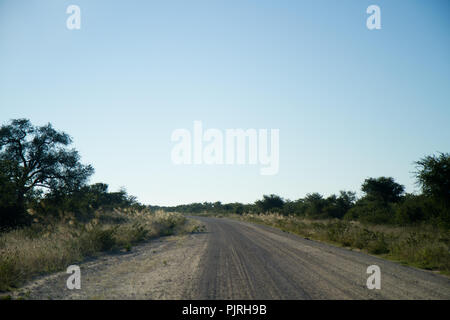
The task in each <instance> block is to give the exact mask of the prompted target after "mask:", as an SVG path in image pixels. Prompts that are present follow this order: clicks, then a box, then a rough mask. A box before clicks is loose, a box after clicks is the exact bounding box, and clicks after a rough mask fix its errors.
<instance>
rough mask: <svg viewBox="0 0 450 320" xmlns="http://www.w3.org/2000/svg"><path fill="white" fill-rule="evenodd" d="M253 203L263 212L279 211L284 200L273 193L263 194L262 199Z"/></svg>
mask: <svg viewBox="0 0 450 320" xmlns="http://www.w3.org/2000/svg"><path fill="white" fill-rule="evenodd" d="M255 205H256V206H257V208H258V209H259V210H261V212H263V213H264V212H272V211H280V210H281V209H282V208H283V205H284V200H283V198H281V197H280V196H277V195H275V194H271V195H263V199H262V200H258V201H256V202H255Z"/></svg>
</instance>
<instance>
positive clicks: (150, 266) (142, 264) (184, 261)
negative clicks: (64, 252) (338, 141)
mask: <svg viewBox="0 0 450 320" xmlns="http://www.w3.org/2000/svg"><path fill="white" fill-rule="evenodd" d="M206 236H207V235H206V234H205V233H203V234H202V233H198V234H189V235H182V236H170V237H163V238H160V239H157V240H153V241H150V242H146V243H143V244H140V245H138V246H136V247H134V248H133V249H132V251H131V252H129V253H119V254H110V255H103V256H101V257H99V258H96V259H94V260H91V261H86V262H83V263H80V264H78V265H79V266H80V269H81V289H79V290H77V289H74V290H69V289H67V287H66V281H67V279H68V277H69V275H68V274H66V273H65V272H64V271H63V272H59V273H55V274H51V275H47V276H43V277H41V278H38V279H35V280H33V281H31V282H29V283H28V284H27V285H25V286H23V287H22V288H20V289H19V290H17V291H15V292H14V293H13V294H12V297H13V298H15V299H17V298H25V299H122V300H123V299H189V298H190V297H192V295H193V290H194V287H195V283H196V282H198V278H199V276H200V274H199V262H200V259H201V257H202V255H203V254H204V252H205V250H206V246H207V241H206V239H205V237H206Z"/></svg>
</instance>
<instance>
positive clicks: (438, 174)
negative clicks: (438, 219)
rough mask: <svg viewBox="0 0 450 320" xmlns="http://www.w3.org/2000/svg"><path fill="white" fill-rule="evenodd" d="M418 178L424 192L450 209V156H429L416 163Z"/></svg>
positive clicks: (446, 154) (443, 154)
mask: <svg viewBox="0 0 450 320" xmlns="http://www.w3.org/2000/svg"><path fill="white" fill-rule="evenodd" d="M416 165H417V168H418V170H417V171H416V177H417V180H418V183H419V185H420V186H421V187H422V192H423V193H424V194H425V195H427V196H430V197H433V198H435V199H436V200H438V201H441V202H442V203H444V204H445V205H446V207H447V208H449V207H450V154H448V153H440V154H439V155H438V156H434V155H432V156H427V157H425V158H423V159H421V160H419V161H417V162H416Z"/></svg>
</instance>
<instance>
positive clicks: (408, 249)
mask: <svg viewBox="0 0 450 320" xmlns="http://www.w3.org/2000/svg"><path fill="white" fill-rule="evenodd" d="M229 217H230V218H234V219H238V220H242V221H248V222H254V223H260V224H264V225H268V226H272V227H275V228H279V229H281V230H283V231H287V232H290V233H294V234H297V235H300V236H302V237H304V238H307V239H313V240H319V241H324V242H327V243H331V244H335V245H339V246H343V247H347V248H350V249H356V250H361V251H363V252H366V253H369V254H373V255H380V256H382V257H384V258H387V259H390V260H394V261H397V262H400V263H403V264H407V265H411V266H415V267H418V268H422V269H427V270H438V271H441V272H442V273H443V274H447V275H450V230H448V229H444V228H439V227H436V226H432V225H430V224H423V225H415V226H413V225H410V226H394V225H375V224H367V223H361V222H358V221H346V220H338V219H325V220H312V219H307V218H301V217H298V216H283V215H280V214H267V215H258V214H244V215H231V216H229Z"/></svg>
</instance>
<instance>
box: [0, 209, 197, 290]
mask: <svg viewBox="0 0 450 320" xmlns="http://www.w3.org/2000/svg"><path fill="white" fill-rule="evenodd" d="M194 227H195V226H193V225H192V224H191V223H187V219H186V218H185V217H184V216H183V215H181V214H179V213H165V212H162V211H157V212H150V211H147V210H145V211H136V210H123V211H121V210H114V211H113V212H109V213H102V212H98V213H97V214H96V217H95V218H94V219H92V220H91V221H90V222H87V223H80V222H77V221H76V220H67V221H64V222H63V221H59V222H55V223H52V224H48V225H40V224H35V225H32V226H30V227H26V228H22V229H17V230H13V231H9V232H6V233H2V234H0V291H6V290H9V289H11V287H14V286H18V285H20V284H21V283H22V282H23V281H24V280H27V279H29V278H30V277H32V276H36V275H39V274H43V273H49V272H54V271H58V270H63V269H64V268H66V267H67V266H68V265H70V264H72V263H75V262H79V261H81V260H82V259H83V258H85V257H87V256H93V255H95V254H98V253H99V252H102V251H110V250H120V249H124V250H131V247H132V245H133V244H135V243H137V242H140V241H144V240H148V239H151V238H154V237H159V236H166V235H171V234H177V233H185V232H191V231H193V230H194V229H193V228H194Z"/></svg>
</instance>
